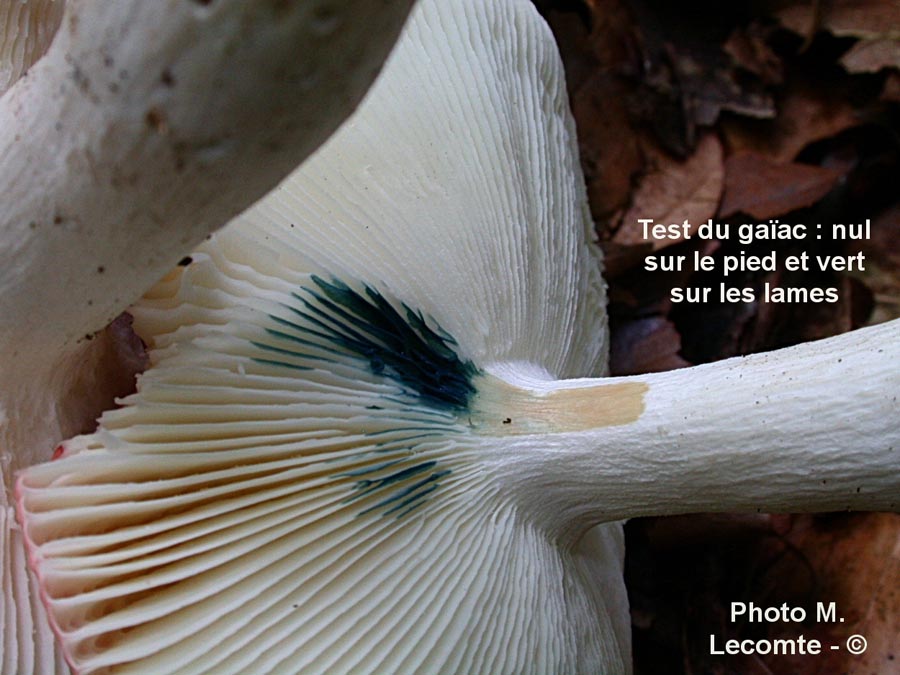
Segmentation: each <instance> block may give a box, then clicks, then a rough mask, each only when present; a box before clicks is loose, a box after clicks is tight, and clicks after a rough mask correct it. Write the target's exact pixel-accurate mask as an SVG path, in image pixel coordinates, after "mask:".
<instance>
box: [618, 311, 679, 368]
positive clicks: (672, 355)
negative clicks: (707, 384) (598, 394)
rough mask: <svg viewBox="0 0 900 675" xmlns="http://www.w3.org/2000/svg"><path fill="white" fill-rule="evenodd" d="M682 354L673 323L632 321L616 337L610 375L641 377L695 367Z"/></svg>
mask: <svg viewBox="0 0 900 675" xmlns="http://www.w3.org/2000/svg"><path fill="white" fill-rule="evenodd" d="M680 350H681V336H680V335H679V334H678V331H677V330H676V329H675V326H674V325H673V324H672V322H671V321H668V320H667V319H664V318H662V317H660V316H652V317H647V318H643V319H637V320H635V321H630V322H628V323H626V324H624V325H622V326H618V327H617V329H616V330H615V331H614V332H613V334H612V345H611V350H610V366H609V367H610V374H612V375H640V374H642V373H658V372H662V371H665V370H675V369H676V368H684V367H685V366H689V365H691V364H690V363H688V362H687V361H685V360H684V359H683V358H681V356H680V355H679V353H678V352H679V351H680Z"/></svg>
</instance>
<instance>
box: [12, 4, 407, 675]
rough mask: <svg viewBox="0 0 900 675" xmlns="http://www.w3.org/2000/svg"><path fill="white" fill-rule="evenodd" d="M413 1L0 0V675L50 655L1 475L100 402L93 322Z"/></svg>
mask: <svg viewBox="0 0 900 675" xmlns="http://www.w3.org/2000/svg"><path fill="white" fill-rule="evenodd" d="M411 4H412V0H397V1H395V2H391V3H385V2H380V1H376V0H323V1H321V2H246V1H245V0H212V1H209V0H180V1H179V2H165V3H162V2H145V1H139V0H122V1H118V0H117V1H116V2H91V1H89V0H81V1H79V0H71V1H70V2H68V3H64V2H63V0H56V1H55V2H53V1H50V0H29V1H28V2H23V1H22V0H7V1H4V2H0V93H2V98H0V193H2V194H3V208H2V210H0V317H2V318H0V355H2V358H0V485H2V489H0V562H2V576H0V587H2V596H0V603H2V605H0V607H2V609H0V673H2V674H3V675H11V674H15V675H26V674H27V675H37V674H38V673H41V674H43V673H48V672H55V671H56V670H57V669H58V668H59V667H60V666H59V665H58V664H57V666H54V664H53V653H52V640H51V639H50V633H49V629H48V628H47V625H46V620H45V619H43V618H42V615H41V611H40V603H39V601H38V600H37V597H36V595H35V593H34V592H33V591H32V590H31V589H30V588H29V581H28V579H27V577H26V574H25V566H24V562H23V561H24V550H23V548H22V540H21V533H20V531H19V530H18V527H17V526H16V524H15V523H14V519H13V507H12V506H11V503H12V499H11V486H12V474H13V472H14V471H15V470H17V469H18V468H21V467H23V466H27V465H29V464H31V463H34V462H35V461H42V460H45V459H46V458H47V457H48V453H49V452H51V451H52V448H53V446H54V445H55V444H56V443H57V442H58V441H59V440H60V439H62V438H64V437H65V436H67V435H71V434H73V433H78V432H79V431H83V428H82V425H83V424H84V422H85V421H86V420H88V419H93V418H94V417H96V415H97V414H98V413H99V412H100V410H102V408H97V407H96V406H97V405H98V401H101V400H102V399H103V398H104V396H105V395H106V394H107V393H108V392H107V391H106V390H105V389H104V387H105V386H106V385H105V383H104V382H103V381H102V377H101V376H100V375H99V373H98V372H96V371H95V370H94V368H93V366H94V364H96V363H98V362H99V361H100V360H101V355H100V354H99V352H98V349H97V343H98V341H96V340H95V341H93V342H87V341H85V339H84V338H85V336H88V337H90V336H92V335H93V334H94V333H95V332H97V331H99V330H101V329H102V328H103V327H104V326H105V325H107V324H108V323H109V322H110V320H111V319H112V318H113V317H115V316H116V315H117V314H119V312H121V311H122V310H124V309H125V308H127V307H128V305H130V304H131V303H132V302H134V301H135V300H136V299H137V298H138V297H140V296H141V295H142V294H143V293H144V292H145V291H146V289H147V288H148V287H149V286H151V285H152V284H153V283H155V282H156V281H157V280H158V279H159V278H160V277H161V276H162V275H163V274H165V272H166V271H167V270H168V269H170V268H171V267H172V266H173V265H174V264H175V263H176V262H177V261H178V260H179V258H180V257H181V256H183V255H184V254H185V253H186V252H188V251H189V250H190V249H191V248H193V247H194V246H196V245H197V244H198V243H199V242H200V241H202V240H203V238H204V237H205V236H206V235H207V234H208V233H209V232H210V231H212V230H213V229H215V228H217V227H219V226H221V225H222V224H223V223H225V222H227V220H228V219H230V218H231V217H233V216H234V215H235V214H237V213H239V212H240V211H242V210H243V209H245V208H246V207H248V206H249V205H250V204H252V203H253V202H254V201H255V200H256V199H258V198H259V197H261V196H262V195H263V194H265V193H266V192H267V191H269V190H270V189H271V188H272V187H274V186H275V185H276V184H277V183H278V181H280V180H281V179H282V178H283V177H284V176H285V175H287V173H289V172H290V171H291V170H293V169H294V168H295V167H296V166H297V165H298V164H299V163H300V162H301V161H302V160H303V159H304V158H305V157H306V156H307V155H308V154H309V153H310V152H312V151H313V150H314V149H315V148H316V147H317V146H318V145H319V144H320V143H321V142H322V141H323V140H324V139H325V138H326V137H327V136H328V135H329V134H330V133H331V132H332V131H333V130H334V129H335V128H336V127H337V126H338V125H339V124H340V122H341V121H342V120H343V119H344V118H345V117H346V116H347V115H348V114H349V113H350V112H352V110H353V109H354V108H355V106H356V104H357V103H358V102H359V100H360V99H361V98H362V95H363V93H364V92H365V89H366V88H367V87H368V85H369V84H370V83H371V81H372V80H373V79H374V77H375V75H376V73H377V71H378V69H379V68H380V65H381V63H382V62H383V60H384V58H385V57H386V55H387V53H388V51H389V49H390V47H391V46H392V44H393V42H394V41H395V39H396V36H397V35H398V33H399V30H400V27H401V25H402V23H403V21H404V20H405V17H406V15H407V13H408V10H409V8H410V6H411ZM63 10H64V11H63ZM57 28H58V30H57ZM54 34H55V37H54ZM51 38H52V42H51ZM45 51H46V54H45V55H44V56H43V57H42V56H41V55H42V54H44V52H45ZM26 71H27V72H26ZM23 73H24V75H23ZM4 92H5V93H4Z"/></svg>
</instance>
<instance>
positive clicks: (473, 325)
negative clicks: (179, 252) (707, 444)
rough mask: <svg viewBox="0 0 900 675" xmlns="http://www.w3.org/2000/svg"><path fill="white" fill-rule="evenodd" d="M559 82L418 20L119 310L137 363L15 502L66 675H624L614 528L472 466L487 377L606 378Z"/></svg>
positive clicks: (538, 36)
mask: <svg viewBox="0 0 900 675" xmlns="http://www.w3.org/2000/svg"><path fill="white" fill-rule="evenodd" d="M590 233H591V226H590V219H589V217H588V214H587V211H586V206H585V202H584V188H583V184H582V179H581V174H580V170H579V168H578V165H577V155H576V153H575V137H574V129H573V125H572V121H571V118H570V116H569V113H568V109H567V102H566V97H565V88H564V79H563V73H562V68H561V65H560V63H559V60H558V55H557V53H556V49H555V45H554V43H553V40H552V37H551V35H550V33H549V30H548V29H547V27H546V26H545V25H544V24H543V22H542V21H541V20H540V19H539V17H537V15H536V13H535V11H534V9H533V7H532V6H531V5H530V3H528V2H526V1H525V0H514V1H512V2H503V3H493V2H492V3H482V2H476V1H475V0H454V1H453V2H446V1H445V0H431V1H429V2H424V3H422V4H421V5H420V6H419V7H418V9H417V10H416V12H415V13H414V16H413V18H412V20H411V22H410V24H409V25H408V26H407V29H406V30H405V33H404V36H403V38H402V39H401V42H400V43H399V45H398V47H397V49H396V50H395V52H394V54H393V56H392V57H391V59H390V61H389V63H388V65H387V66H386V68H385V71H384V74H383V76H382V77H381V79H380V80H379V82H378V83H377V84H376V85H375V87H374V88H373V90H372V92H370V95H369V96H368V98H367V99H366V101H365V102H364V104H363V106H362V107H361V109H360V111H359V113H358V114H357V115H356V116H355V117H354V118H352V120H351V121H350V123H349V124H347V125H346V126H345V127H344V128H343V129H342V130H341V131H340V132H339V133H338V134H337V135H336V136H335V137H334V138H333V139H332V140H331V141H329V142H328V143H327V144H326V146H324V147H323V148H322V150H320V151H319V152H318V153H317V154H316V155H315V156H314V157H313V158H312V159H311V160H310V161H309V162H307V163H306V164H305V165H304V167H303V168H302V169H301V170H299V171H298V172H297V173H296V174H294V175H293V176H291V177H290V178H289V179H288V180H287V181H286V182H285V183H284V184H283V185H282V186H281V187H280V188H279V189H278V190H276V191H275V193H273V194H272V195H270V196H268V197H267V198H266V199H265V200H263V201H262V202H261V203H260V204H258V205H257V206H256V207H254V209H252V210H251V211H250V212H248V213H247V214H245V215H244V216H242V217H241V218H239V219H238V220H237V221H236V222H235V223H233V224H232V225H230V226H229V227H228V228H226V230H223V231H222V232H220V233H219V234H217V235H214V236H213V238H212V240H211V241H209V242H208V243H207V244H206V245H204V246H203V247H202V248H201V249H200V250H199V251H197V252H196V253H194V254H193V255H192V256H191V258H190V259H189V260H185V261H184V262H185V266H184V267H181V268H179V269H177V270H175V271H174V272H173V273H171V274H170V275H169V276H168V277H167V278H165V279H163V280H162V281H161V282H160V283H159V284H158V285H157V286H156V287H155V288H154V289H153V290H151V291H150V292H149V293H148V294H147V296H146V297H145V298H144V299H143V300H142V301H141V302H140V303H139V304H138V305H137V306H136V307H135V308H134V310H133V313H134V316H135V328H136V330H137V332H138V334H140V335H141V337H142V338H143V339H144V340H145V341H146V342H147V344H148V346H149V348H150V359H151V368H150V369H149V370H148V371H147V372H145V373H144V374H143V375H142V376H141V378H140V379H139V382H138V391H137V393H136V394H134V395H132V396H130V397H128V398H126V399H124V400H122V401H121V403H122V407H121V408H120V409H118V410H115V411H110V412H108V413H106V414H104V416H103V417H102V419H101V424H100V427H99V428H98V430H97V431H96V432H95V433H94V434H91V435H87V436H82V437H77V438H75V439H72V440H71V441H68V442H67V443H65V444H64V450H63V453H62V457H61V458H60V459H59V460H57V461H55V462H51V463H49V464H44V465H39V466H35V467H32V468H30V469H28V470H26V471H24V472H23V473H22V475H21V477H20V479H19V481H18V484H17V492H18V498H19V507H20V514H21V517H22V519H23V521H24V522H25V525H26V527H25V535H26V538H27V541H28V544H29V553H30V557H31V564H32V566H33V568H34V569H35V571H36V573H37V574H38V576H39V578H40V583H41V587H42V593H43V597H44V601H45V603H46V605H47V607H48V609H49V613H50V617H51V622H52V625H53V627H54V630H55V631H56V632H57V635H58V637H59V639H60V641H61V643H62V645H63V648H64V651H65V654H66V657H67V659H68V660H69V662H70V664H71V665H72V667H73V669H74V670H75V671H76V672H78V673H84V674H87V673H92V674H96V673H135V674H137V673H146V674H148V675H150V674H153V675H164V674H174V673H216V674H224V673H244V672H250V671H251V670H252V672H254V673H335V672H353V673H387V672H390V673H447V672H454V673H474V672H485V673H488V672H489V673H492V674H497V675H499V674H502V673H516V674H518V673H534V674H535V675H546V674H548V673H567V674H568V673H580V672H610V673H614V672H623V671H625V670H627V669H628V667H627V665H626V664H627V660H628V635H627V631H628V627H627V625H626V624H627V622H626V621H625V619H626V618H627V612H625V610H624V608H625V602H626V601H625V597H624V589H623V586H622V580H621V564H622V551H623V548H622V539H621V532H620V529H619V527H618V526H617V525H615V524H613V525H608V526H604V527H603V528H600V529H597V530H595V531H594V532H593V533H591V535H589V536H588V537H586V538H585V540H584V541H583V542H581V543H580V545H579V546H578V547H576V548H575V549H574V550H573V549H571V548H567V549H564V550H563V549H560V548H559V547H558V546H556V543H555V542H553V541H551V540H550V539H549V538H548V536H547V535H546V533H545V532H543V531H541V530H540V529H539V528H537V527H535V526H534V525H533V524H532V523H529V522H527V521H526V520H523V518H522V517H521V514H520V513H519V511H518V509H517V506H516V504H517V502H515V501H514V500H512V499H510V498H509V497H508V496H507V495H504V494H503V493H502V491H500V490H498V486H497V484H496V483H495V482H494V481H493V480H492V476H491V474H490V473H489V472H486V471H485V470H484V466H483V465H482V464H481V463H479V457H480V456H482V453H489V452H491V444H492V443H497V442H501V440H500V439H498V438H497V437H496V436H493V437H487V438H486V437H483V436H481V435H479V429H478V426H477V425H476V424H473V422H472V420H471V419H470V411H471V407H472V406H473V405H474V403H473V402H474V401H477V398H478V395H479V392H478V388H479V386H480V385H479V383H480V382H481V381H482V380H483V379H484V378H486V377H489V375H487V373H489V372H490V371H491V369H492V368H493V366H494V365H495V364H498V363H501V362H502V363H511V362H513V363H517V364H520V365H521V367H523V368H525V369H527V370H528V372H529V373H532V374H542V375H544V376H547V375H552V376H554V377H565V376H572V375H587V374H598V373H599V372H601V371H602V370H603V368H604V365H605V352H606V332H605V331H606V328H605V319H604V315H603V312H602V307H603V302H604V292H603V285H602V280H601V278H600V272H599V262H598V259H597V257H596V251H595V250H594V248H593V247H592V246H591V244H589V243H588V242H589V239H590Z"/></svg>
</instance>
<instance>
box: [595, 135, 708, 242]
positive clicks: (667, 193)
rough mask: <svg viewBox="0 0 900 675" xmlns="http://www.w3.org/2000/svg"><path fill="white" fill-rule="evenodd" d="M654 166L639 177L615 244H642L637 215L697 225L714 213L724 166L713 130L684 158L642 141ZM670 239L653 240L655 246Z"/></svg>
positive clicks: (640, 228)
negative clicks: (673, 156) (670, 154)
mask: <svg viewBox="0 0 900 675" xmlns="http://www.w3.org/2000/svg"><path fill="white" fill-rule="evenodd" d="M645 151H646V152H647V153H648V156H650V157H651V160H650V162H651V166H652V167H653V168H652V169H651V170H650V171H649V172H648V173H647V174H646V175H645V176H644V177H643V179H642V180H641V182H640V184H639V185H638V188H637V190H636V191H635V193H634V197H633V198H632V201H631V206H630V207H629V209H628V211H627V212H626V213H625V215H624V216H623V217H622V221H621V222H622V225H621V227H620V228H619V230H618V232H616V235H615V236H614V237H613V241H614V242H616V243H618V244H623V245H626V244H642V243H645V242H644V239H643V230H642V227H641V225H640V224H639V223H638V219H639V218H652V219H653V221H654V222H657V223H666V224H669V223H682V222H684V221H685V220H687V221H689V222H690V223H691V224H692V225H694V226H696V225H699V224H700V223H703V222H705V221H706V220H708V219H709V218H711V217H712V216H713V215H715V212H716V208H717V207H718V204H719V198H720V196H721V194H722V185H723V179H724V167H723V162H722V144H721V143H720V142H719V139H718V137H717V136H716V135H715V134H706V135H705V136H704V137H703V138H702V139H701V140H700V142H699V143H698V144H697V149H696V150H695V151H694V154H693V155H691V156H690V157H689V158H688V159H687V160H685V161H678V160H676V159H673V158H672V157H670V156H669V155H667V154H666V153H664V152H662V151H661V150H659V149H658V148H657V147H656V146H654V145H652V144H646V145H645ZM672 243H673V240H666V241H654V242H653V246H654V248H661V247H662V246H666V245H669V244H672Z"/></svg>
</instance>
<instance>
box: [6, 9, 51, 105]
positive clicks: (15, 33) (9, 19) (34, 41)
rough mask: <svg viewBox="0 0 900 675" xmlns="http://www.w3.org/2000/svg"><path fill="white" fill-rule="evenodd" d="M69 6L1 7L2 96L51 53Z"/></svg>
mask: <svg viewBox="0 0 900 675" xmlns="http://www.w3.org/2000/svg"><path fill="white" fill-rule="evenodd" d="M65 6H66V3H65V0H28V2H16V1H14V0H13V1H11V2H3V3H0V95H2V94H3V92H5V91H6V90H7V89H9V87H11V86H12V85H13V83H15V81H16V80H18V79H19V78H20V77H21V76H22V74H23V73H24V72H25V71H27V70H28V68H29V67H30V66H31V65H32V64H33V63H34V62H35V61H37V60H38V59H39V58H40V57H41V56H42V55H43V54H44V52H46V51H47V47H49V46H50V42H51V41H52V40H53V36H54V35H55V34H56V29H57V28H58V27H59V22H60V19H61V18H62V14H63V9H64V8H65Z"/></svg>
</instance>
